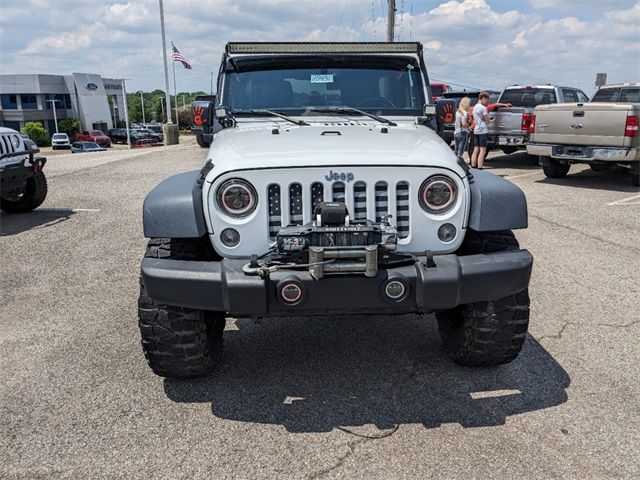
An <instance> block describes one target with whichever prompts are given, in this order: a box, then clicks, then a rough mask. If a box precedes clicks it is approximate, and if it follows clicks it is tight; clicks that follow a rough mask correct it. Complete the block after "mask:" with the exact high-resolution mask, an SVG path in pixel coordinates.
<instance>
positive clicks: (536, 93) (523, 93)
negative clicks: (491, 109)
mask: <svg viewBox="0 0 640 480" xmlns="http://www.w3.org/2000/svg"><path fill="white" fill-rule="evenodd" d="M500 103H510V104H511V105H512V106H514V107H530V108H531V107H536V106H538V105H547V104H549V103H556V93H555V91H554V90H553V88H532V87H523V88H509V89H507V90H505V91H504V92H503V93H502V96H501V97H500Z"/></svg>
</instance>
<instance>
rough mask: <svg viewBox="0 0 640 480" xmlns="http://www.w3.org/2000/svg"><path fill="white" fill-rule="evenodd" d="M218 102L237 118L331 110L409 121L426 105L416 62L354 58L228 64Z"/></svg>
mask: <svg viewBox="0 0 640 480" xmlns="http://www.w3.org/2000/svg"><path fill="white" fill-rule="evenodd" d="M221 102H222V104H224V105H225V106H227V107H228V108H230V109H231V110H232V111H233V112H234V114H236V115H238V114H240V115H242V113H243V112H245V113H247V111H248V110H253V109H256V110H274V111H277V112H281V113H286V114H287V115H301V114H302V113H303V112H305V111H306V110H307V109H308V108H309V107H329V106H330V107H354V108H359V109H361V110H365V111H367V112H369V113H376V114H380V115H384V114H386V115H411V116H415V115H420V114H421V113H422V109H423V105H424V103H425V101H424V91H423V88H422V79H421V74H420V69H419V66H418V63H417V60H416V59H413V58H410V57H391V56H386V57H378V56H354V55H351V56H340V55H337V56H319V57H317V56H304V57H288V56H286V57H275V58H273V57H269V58H268V59H267V58H260V57H257V58H256V57H251V58H245V59H242V58H240V59H232V61H231V64H230V65H229V67H228V69H227V72H226V75H225V83H224V92H223V96H222V99H221Z"/></svg>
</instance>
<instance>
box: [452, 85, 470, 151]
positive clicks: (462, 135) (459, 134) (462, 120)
mask: <svg viewBox="0 0 640 480" xmlns="http://www.w3.org/2000/svg"><path fill="white" fill-rule="evenodd" d="M470 104H471V99H470V98H469V97H464V98H463V99H462V100H460V105H459V106H458V111H457V112H456V120H455V122H454V127H455V130H454V132H453V139H454V140H455V152H456V157H458V158H460V159H462V155H463V154H464V151H465V149H466V148H467V140H468V139H469V134H470V133H471V119H470V118H469V105H470Z"/></svg>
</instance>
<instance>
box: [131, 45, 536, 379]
mask: <svg viewBox="0 0 640 480" xmlns="http://www.w3.org/2000/svg"><path fill="white" fill-rule="evenodd" d="M217 85H218V91H217V92H216V96H215V102H212V101H208V102H207V101H200V102H201V103H202V104H201V105H199V107H198V115H199V119H198V120H199V122H200V123H201V124H202V125H208V126H211V125H214V124H215V125H218V127H219V129H218V130H217V133H214V134H212V137H211V141H210V148H209V152H208V155H207V161H206V163H205V165H204V167H203V168H202V169H201V170H200V171H194V172H187V173H183V174H179V175H175V176H173V177H170V178H168V179H166V180H165V181H163V182H162V183H160V184H159V185H158V186H157V187H156V188H155V189H153V190H152V191H151V192H150V193H149V194H148V195H147V197H146V199H145V201H144V207H143V224H144V234H145V237H147V238H149V243H148V247H147V251H146V253H145V256H144V258H143V260H142V266H141V282H140V284H141V289H140V296H139V301H138V306H139V308H138V315H139V326H140V332H141V336H142V347H143V350H144V353H145V356H146V359H147V361H148V363H149V366H150V367H151V369H152V370H153V371H154V372H155V373H156V374H158V375H160V376H165V377H173V378H184V377H194V376H200V375H206V374H208V373H209V372H210V371H211V369H212V368H213V367H214V366H215V365H216V364H217V363H218V359H219V358H220V352H221V349H222V345H223V334H224V331H225V322H226V319H227V318H228V317H232V318H270V317H293V318H296V317H298V318H305V319H306V323H307V324H308V325H309V326H310V328H311V325H316V324H317V325H325V326H327V331H326V332H324V334H327V335H328V334H329V331H328V329H329V328H330V327H329V325H327V324H326V322H324V321H322V322H320V323H316V322H317V320H316V319H313V318H312V317H317V316H333V317H334V318H336V319H337V318H342V317H346V318H349V317H348V316H349V315H362V314H364V315H372V314H377V315H389V316H398V315H403V314H412V313H418V314H426V313H435V316H436V318H437V322H438V331H439V334H440V337H441V338H442V342H443V344H444V348H445V350H446V351H447V352H448V353H449V354H450V355H451V357H453V359H454V360H455V361H456V362H458V363H459V364H461V365H466V366H496V365H501V364H505V363H509V362H511V361H513V360H514V359H515V358H516V357H517V356H518V354H519V353H520V350H521V348H522V346H523V344H524V342H525V339H526V335H527V328H528V323H529V293H528V285H529V279H530V276H531V269H532V264H533V257H532V255H531V254H530V253H529V252H528V251H527V250H524V249H521V248H520V246H519V244H518V241H517V240H516V237H515V235H514V234H513V230H516V229H522V228H526V227H527V222H528V218H527V204H526V199H525V196H524V193H523V192H522V191H521V190H520V189H519V188H518V187H517V186H515V185H513V184H512V183H510V182H508V181H506V180H504V179H502V178H500V177H498V176H496V175H493V174H491V173H488V172H484V171H471V170H470V168H469V167H468V166H467V165H466V164H465V163H464V162H461V161H458V159H457V158H456V156H455V154H454V153H453V152H452V151H451V149H450V148H449V146H448V145H447V144H446V143H445V142H444V141H443V140H442V138H441V137H440V136H439V133H442V128H443V122H444V121H446V119H445V120H442V121H441V118H444V117H443V115H442V114H441V113H442V112H443V111H444V112H446V111H447V108H448V106H450V105H451V103H446V102H453V101H452V100H444V102H445V103H444V104H442V103H441V104H439V106H440V108H439V106H438V105H434V104H433V103H432V101H431V95H430V91H429V78H428V75H427V70H426V67H425V63H424V56H423V50H422V45H421V44H419V43H412V42H406V43H401V42H398V43H391V44H389V43H229V44H227V46H226V49H225V53H224V55H223V58H222V62H221V66H220V71H219V79H218V83H217ZM439 112H440V113H439ZM214 130H215V129H214ZM210 133H211V132H210ZM296 321H297V320H296ZM346 321H348V320H346ZM409 325H411V327H414V326H415V325H414V324H409ZM409 325H408V326H409ZM376 328H377V324H376V323H373V322H372V324H371V326H370V328H369V329H368V330H367V331H366V333H365V332H363V334H365V335H369V336H373V338H377V339H378V341H380V342H382V343H381V344H382V345H384V338H383V337H379V336H377V334H378V332H377V331H376ZM318 333H322V332H318ZM428 334H429V335H433V331H431V330H429V331H428ZM254 340H257V339H254ZM308 340H309V342H313V339H311V338H309V339H308ZM354 360H355V359H354ZM333 373H334V374H337V372H335V371H333Z"/></svg>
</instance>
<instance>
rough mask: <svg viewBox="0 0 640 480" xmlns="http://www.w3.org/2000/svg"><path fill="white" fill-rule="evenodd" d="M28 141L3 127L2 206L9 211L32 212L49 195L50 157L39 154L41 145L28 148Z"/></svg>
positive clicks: (0, 129) (0, 147) (0, 158)
mask: <svg viewBox="0 0 640 480" xmlns="http://www.w3.org/2000/svg"><path fill="white" fill-rule="evenodd" d="M25 141H31V140H29V137H28V136H27V140H25V139H24V138H23V137H22V136H21V135H20V134H19V133H18V132H17V131H15V130H13V129H11V128H5V127H0V209H1V210H2V211H4V212H7V213H27V212H30V211H32V210H33V209H35V208H38V207H39V206H40V205H41V204H42V202H44V200H45V198H46V197H47V191H48V187H47V178H46V177H45V174H44V171H43V168H44V165H45V163H47V159H46V158H44V157H36V156H35V154H36V153H38V152H39V150H38V148H37V147H36V148H35V149H34V148H29V146H27V145H26V144H25Z"/></svg>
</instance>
